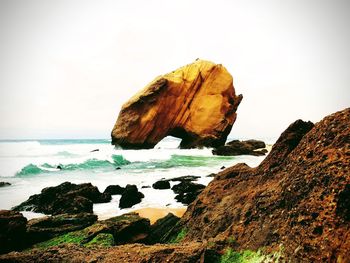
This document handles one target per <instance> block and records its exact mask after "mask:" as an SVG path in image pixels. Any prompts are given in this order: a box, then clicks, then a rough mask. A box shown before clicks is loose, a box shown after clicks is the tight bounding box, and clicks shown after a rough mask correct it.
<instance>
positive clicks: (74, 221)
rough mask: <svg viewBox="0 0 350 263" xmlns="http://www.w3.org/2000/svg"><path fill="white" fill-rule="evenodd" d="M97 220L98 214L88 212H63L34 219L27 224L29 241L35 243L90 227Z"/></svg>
mask: <svg viewBox="0 0 350 263" xmlns="http://www.w3.org/2000/svg"><path fill="white" fill-rule="evenodd" d="M96 220H97V216H96V215H93V214H87V213H80V214H76V215H69V214H61V215H56V216H48V217H43V218H36V219H32V220H29V221H28V224H27V233H28V241H29V242H30V243H31V244H34V243H38V242H41V241H44V240H48V239H50V238H53V237H55V236H58V235H62V234H65V233H68V232H72V231H76V230H80V229H83V228H85V227H88V226H90V225H92V224H93V223H95V222H96Z"/></svg>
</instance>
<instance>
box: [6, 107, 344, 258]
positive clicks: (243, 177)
mask: <svg viewBox="0 0 350 263" xmlns="http://www.w3.org/2000/svg"><path fill="white" fill-rule="evenodd" d="M349 169H350V108H348V109H345V110H343V111H340V112H337V113H334V114H332V115H329V116H327V117H326V118H324V119H323V120H322V121H320V122H319V123H316V124H315V125H314V124H313V123H311V122H304V121H301V120H298V121H296V122H294V123H292V124H291V125H290V126H289V127H288V128H287V129H286V130H285V131H284V132H283V133H282V134H281V136H280V138H279V139H278V141H277V142H276V143H275V145H274V146H273V148H272V150H271V152H270V153H269V155H268V156H267V157H266V158H265V160H264V161H263V162H262V163H261V164H260V165H259V166H258V167H256V168H250V167H249V166H247V165H246V164H237V165H235V166H233V167H230V168H228V169H226V170H224V171H222V172H220V173H218V174H217V175H216V176H215V178H214V180H213V181H212V182H211V183H210V184H209V185H208V186H207V187H206V188H205V189H204V190H202V192H201V193H200V194H199V195H198V197H197V198H196V199H195V200H194V201H193V202H192V203H191V204H190V205H189V207H188V209H187V212H186V213H185V214H184V216H183V217H182V218H181V219H180V220H178V219H177V218H175V217H173V216H171V215H169V216H167V217H165V218H163V219H161V220H159V221H158V222H157V223H156V224H155V225H154V226H153V227H150V226H149V224H147V222H144V223H141V225H142V226H145V228H141V229H145V231H141V235H140V236H141V239H140V238H139V239H134V238H132V239H128V241H127V243H129V242H135V241H136V242H146V243H148V244H153V242H158V241H161V242H165V243H166V244H155V245H143V244H128V245H119V246H114V245H115V244H116V242H115V239H114V236H113V234H112V233H114V230H113V231H111V232H108V231H105V232H104V231H100V229H102V230H103V229H105V228H104V225H103V223H102V226H99V225H98V224H97V223H96V224H94V225H92V226H90V227H88V228H87V229H89V230H88V231H85V232H84V233H85V234H87V235H88V237H89V238H88V239H86V236H85V237H84V238H83V239H78V241H76V239H75V238H76V236H75V235H74V236H73V237H74V238H73V242H70V244H67V242H66V243H63V242H61V243H59V244H57V242H56V243H55V242H53V243H52V242H51V243H49V245H50V246H47V247H46V248H45V246H42V247H41V248H40V246H37V247H38V249H32V250H28V251H25V252H21V253H15V252H12V253H9V254H6V255H2V256H0V261H5V262H6V261H10V262H13V261H15V262H47V261H51V262H62V261H63V262H89V261H94V262H115V261H117V262H118V261H120V262H210V263H215V262H247V261H248V260H253V262H277V261H278V262H345V263H348V262H350V255H349V251H350V209H349V207H350V170H349ZM185 181H186V180H185ZM187 182H190V183H191V180H187ZM184 186H185V185H184ZM184 186H183V187H184ZM179 187H180V186H179ZM181 188H182V186H181ZM135 220H136V221H140V220H142V219H140V218H137V216H135ZM113 225H114V224H113ZM107 229H113V227H112V228H109V227H107ZM146 232H147V233H146ZM73 233H74V232H73ZM89 233H90V234H91V233H94V234H93V235H90V234H89ZM138 233H139V232H138ZM152 233H153V237H154V238H153V240H151V241H149V240H148V239H147V236H152ZM99 234H101V235H112V237H113V239H108V238H107V236H102V237H101V236H99ZM126 236H133V234H130V232H129V234H128V235H126ZM138 236H139V235H138V234H137V235H136V237H138ZM69 237H70V238H71V237H72V236H69ZM95 237H96V238H97V237H99V239H98V240H110V241H111V242H102V244H103V245H96V242H97V241H96V240H95V241H94V242H92V240H94V238H95ZM109 237H110V236H109ZM134 237H135V236H134ZM91 238H93V239H91ZM59 240H62V239H59ZM63 240H66V239H63ZM70 240H71V239H70ZM74 240H75V241H74ZM82 240H83V242H82V243H79V242H81V241H82ZM86 241H88V242H86ZM112 241H113V242H112ZM90 242H92V245H91V243H90ZM97 243H98V242H97ZM46 244H47V243H46ZM77 244H78V245H79V246H77ZM117 244H125V243H117ZM52 245H54V246H53V247H51V246H52ZM44 248H45V249H44ZM259 251H260V252H259ZM248 262H249V261H248Z"/></svg>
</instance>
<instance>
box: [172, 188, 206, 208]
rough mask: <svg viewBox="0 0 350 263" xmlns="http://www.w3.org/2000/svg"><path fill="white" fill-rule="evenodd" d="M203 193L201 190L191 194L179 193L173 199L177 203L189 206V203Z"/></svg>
mask: <svg viewBox="0 0 350 263" xmlns="http://www.w3.org/2000/svg"><path fill="white" fill-rule="evenodd" d="M202 191H203V189H201V190H197V191H193V192H188V193H180V194H178V195H176V196H175V199H176V200H177V201H178V202H181V203H183V204H185V205H189V204H190V203H192V202H193V201H194V200H195V199H196V198H197V196H198V195H199V194H200V193H201V192H202Z"/></svg>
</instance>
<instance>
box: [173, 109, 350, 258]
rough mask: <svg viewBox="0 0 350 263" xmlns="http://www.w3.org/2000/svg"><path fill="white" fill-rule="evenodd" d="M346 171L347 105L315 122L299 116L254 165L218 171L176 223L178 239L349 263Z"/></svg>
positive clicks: (349, 142) (349, 151) (349, 148)
mask: <svg viewBox="0 0 350 263" xmlns="http://www.w3.org/2000/svg"><path fill="white" fill-rule="evenodd" d="M349 169H350V109H349V108H348V109H345V110H343V111H340V112H337V113H334V114H332V115H329V116H327V117H326V118H324V119H323V120H322V121H320V122H319V123H317V124H315V126H314V125H313V124H312V123H310V122H303V121H301V120H298V121H296V122H294V123H293V124H291V125H290V126H289V127H288V129H287V130H286V131H285V132H283V133H282V135H281V136H280V138H279V139H278V141H277V142H276V144H275V145H274V146H273V148H272V150H271V152H270V154H269V155H268V156H267V157H266V158H265V160H264V161H263V162H262V163H261V164H260V166H258V167H257V168H250V167H249V166H247V165H245V164H238V165H235V166H233V167H231V168H228V169H226V170H224V171H222V172H221V173H219V174H217V175H216V177H215V179H214V180H213V181H212V182H211V183H210V184H209V185H208V186H207V187H206V188H205V189H204V190H203V191H202V193H201V194H200V195H199V196H198V197H197V199H196V200H195V201H194V202H193V203H192V204H191V205H190V206H189V207H188V210H187V212H186V213H185V214H184V216H183V217H182V219H181V221H180V222H179V224H178V228H179V229H183V228H186V229H187V230H188V232H187V235H186V237H185V239H184V241H186V240H187V241H188V240H208V239H209V240H210V239H213V240H226V241H227V242H231V243H232V240H234V247H235V249H237V250H242V249H251V250H255V251H256V250H258V249H259V248H262V247H264V248H265V250H266V251H279V250H280V248H281V247H283V254H284V256H285V258H287V259H288V260H289V261H291V262H350V255H349V251H350V241H349V240H350V223H349V208H348V207H349V200H350V194H349V193H350V190H349V189H350V187H349V182H350V170H349ZM179 229H178V230H177V231H179ZM175 233H176V232H175Z"/></svg>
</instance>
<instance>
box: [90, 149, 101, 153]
mask: <svg viewBox="0 0 350 263" xmlns="http://www.w3.org/2000/svg"><path fill="white" fill-rule="evenodd" d="M99 150H100V149H95V150H92V151H91V152H92V153H93V152H98V151H99Z"/></svg>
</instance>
